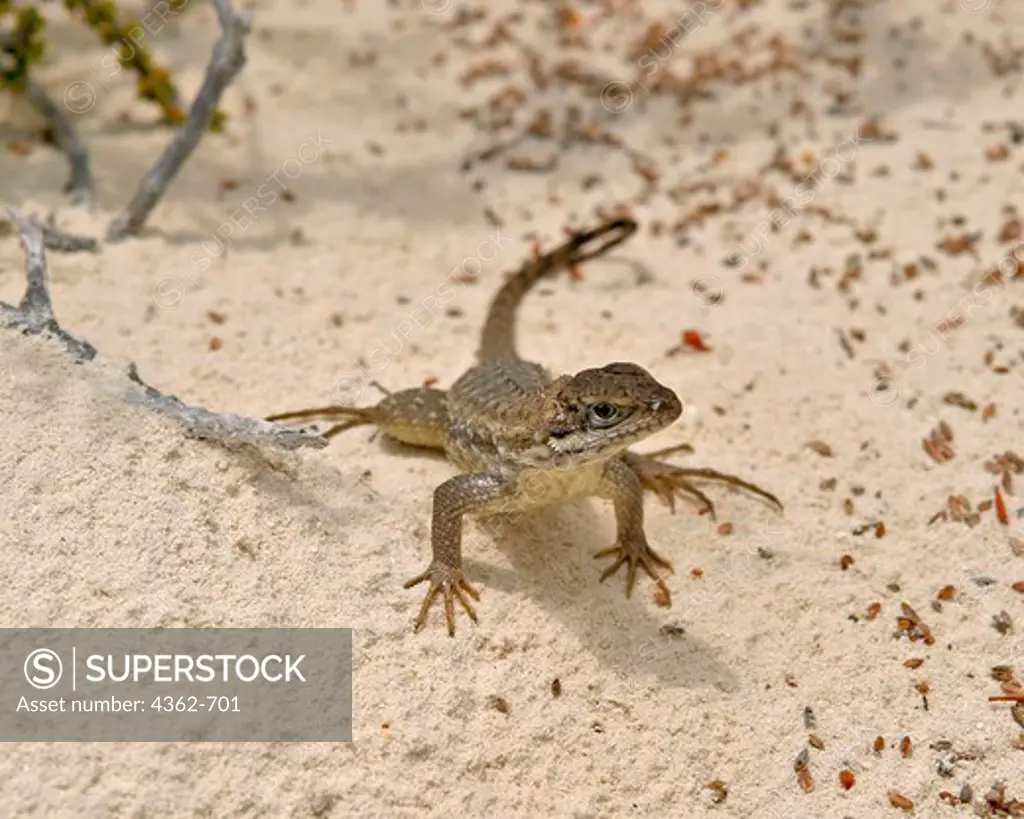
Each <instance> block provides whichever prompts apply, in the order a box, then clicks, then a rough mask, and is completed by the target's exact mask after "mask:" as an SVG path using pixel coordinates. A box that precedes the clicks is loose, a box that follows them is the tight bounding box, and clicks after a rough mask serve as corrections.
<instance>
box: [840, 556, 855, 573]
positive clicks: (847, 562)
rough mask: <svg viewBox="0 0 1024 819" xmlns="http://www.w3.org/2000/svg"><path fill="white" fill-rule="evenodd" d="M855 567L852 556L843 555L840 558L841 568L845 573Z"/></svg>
mask: <svg viewBox="0 0 1024 819" xmlns="http://www.w3.org/2000/svg"><path fill="white" fill-rule="evenodd" d="M852 565H853V558H852V557H851V556H850V555H843V556H842V557H841V558H839V568H840V569H842V570H843V571H844V572H845V571H846V570H847V569H849V568H850V567H851V566H852Z"/></svg>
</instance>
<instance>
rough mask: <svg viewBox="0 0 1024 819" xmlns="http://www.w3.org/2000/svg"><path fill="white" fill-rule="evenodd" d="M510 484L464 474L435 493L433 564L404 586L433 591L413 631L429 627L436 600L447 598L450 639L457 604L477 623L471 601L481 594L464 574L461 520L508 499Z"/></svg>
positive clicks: (491, 477) (483, 475) (494, 477)
mask: <svg viewBox="0 0 1024 819" xmlns="http://www.w3.org/2000/svg"><path fill="white" fill-rule="evenodd" d="M511 491H512V488H511V486H510V484H509V483H508V482H507V481H506V480H505V479H504V478H502V477H501V476H499V475H491V474H488V473H486V472H465V473H463V474H461V475H456V476H455V477H454V478H450V479H448V480H447V481H445V482H444V483H442V484H441V485H440V486H438V487H437V489H435V490H434V508H433V517H432V521H431V524H430V541H431V545H432V548H433V553H434V556H433V560H431V562H430V565H429V566H428V567H427V570H426V571H425V572H423V573H422V574H420V575H417V576H416V577H414V578H412V580H409V581H408V582H406V583H405V586H404V588H406V589H409V588H412V587H413V586H416V585H419V584H420V583H423V582H426V581H429V582H430V587H429V588H428V589H427V595H426V597H424V599H423V605H422V606H421V607H420V613H419V616H418V617H417V618H416V624H415V627H414V631H417V632H418V631H420V630H421V629H422V628H423V627H424V626H425V625H426V624H427V614H428V613H429V612H430V606H431V604H433V602H434V599H435V598H436V597H437V596H438V595H439V594H440V595H442V596H443V597H444V613H445V619H446V621H447V624H448V636H449V637H454V636H455V600H458V601H459V603H460V604H461V605H462V608H464V609H465V610H466V614H468V615H469V619H471V620H472V621H473V622H474V623H476V622H478V620H477V616H476V610H475V609H474V608H473V606H472V604H471V603H470V602H469V600H467V599H466V595H467V594H468V595H469V596H470V597H472V598H473V599H474V600H479V599H480V594H479V593H478V592H477V590H476V589H474V588H473V587H472V586H471V585H470V584H469V581H468V580H467V579H466V576H465V574H463V571H462V517H463V515H465V514H466V513H467V512H476V511H482V510H483V509H484V508H485V507H487V506H488V505H489V504H490V503H492V502H493V501H495V500H498V499H500V498H502V497H503V496H506V495H509V494H510V493H511Z"/></svg>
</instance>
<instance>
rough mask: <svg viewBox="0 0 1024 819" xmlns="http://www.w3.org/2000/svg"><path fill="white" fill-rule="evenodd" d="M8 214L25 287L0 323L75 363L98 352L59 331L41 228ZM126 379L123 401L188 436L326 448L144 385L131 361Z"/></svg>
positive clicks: (4, 308)
mask: <svg viewBox="0 0 1024 819" xmlns="http://www.w3.org/2000/svg"><path fill="white" fill-rule="evenodd" d="M8 214H9V217H10V219H11V221H12V222H14V223H15V224H17V225H18V228H19V230H20V232H21V243H22V246H23V247H24V248H25V273H26V276H27V279H28V285H27V287H26V288H25V295H24V296H23V297H22V299H21V302H20V303H19V304H18V306H17V307H14V306H13V305H10V304H5V303H4V302H2V301H0V322H3V323H5V324H7V325H10V326H15V327H20V328H21V330H22V332H25V333H28V334H30V335H50V336H54V337H55V338H57V339H59V340H60V341H61V342H62V343H63V345H64V346H65V348H67V350H68V351H69V352H70V353H71V355H72V356H73V357H74V359H75V361H76V362H79V363H84V362H87V361H91V360H92V359H94V358H96V356H97V355H98V351H97V350H96V348H95V347H93V346H92V345H91V344H90V343H89V342H87V341H85V340H83V339H80V338H77V337H76V336H74V335H72V334H71V333H69V332H67V331H66V330H64V329H63V328H62V327H61V326H60V324H59V323H58V322H57V318H56V316H55V315H54V312H53V303H52V301H51V299H50V286H49V273H48V270H47V266H46V251H45V249H44V240H43V229H42V227H41V226H40V225H37V224H35V223H34V222H32V221H30V220H28V219H26V218H25V217H23V216H22V215H21V214H20V213H17V212H16V211H13V210H9V211H8ZM128 378H129V379H130V380H131V381H132V382H134V383H135V384H137V385H139V386H140V387H142V391H141V392H135V393H134V394H131V393H130V394H129V395H128V398H127V401H128V402H129V403H131V404H140V405H142V406H145V407H147V408H149V409H151V410H153V411H155V412H158V413H160V414H161V415H163V416H165V417H167V418H170V419H171V420H173V421H176V422H177V423H179V424H181V425H182V426H183V427H184V428H185V430H186V431H187V432H188V434H189V435H192V436H193V437H196V438H205V439H210V440H215V441H220V442H221V443H234V442H240V443H241V442H244V443H250V444H257V445H258V444H264V445H270V446H275V447H279V448H281V449H298V448H299V447H314V448H317V449H321V448H323V447H325V446H327V439H326V438H324V437H322V436H321V435H320V434H319V433H317V432H316V430H315V428H313V427H284V426H280V425H278V424H272V423H270V422H268V421H262V420H259V419H256V418H248V417H246V416H244V415H234V414H225V415H221V414H219V413H216V412H212V411H211V410H208V409H205V408H204V407H199V406H194V405H189V404H186V403H185V402H184V401H182V400H181V399H179V398H177V397H175V396H173V395H167V394H165V393H162V392H160V390H158V389H156V388H155V387H151V386H149V385H148V384H146V383H145V382H144V381H143V380H142V379H141V378H140V377H139V374H138V370H136V368H135V365H134V364H132V365H130V366H129V368H128Z"/></svg>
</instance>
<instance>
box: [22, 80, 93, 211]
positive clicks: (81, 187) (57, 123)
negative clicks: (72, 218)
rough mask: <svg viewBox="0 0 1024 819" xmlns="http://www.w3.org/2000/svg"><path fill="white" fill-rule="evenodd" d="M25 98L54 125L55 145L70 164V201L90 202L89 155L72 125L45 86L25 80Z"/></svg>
mask: <svg viewBox="0 0 1024 819" xmlns="http://www.w3.org/2000/svg"><path fill="white" fill-rule="evenodd" d="M25 99H27V100H28V101H29V103H30V104H31V105H32V106H33V107H34V108H35V109H36V110H37V111H38V112H39V113H40V114H42V116H43V119H45V120H46V122H47V123H48V124H49V125H50V127H51V128H53V133H54V136H55V137H56V139H57V144H58V145H60V148H61V150H62V151H64V153H65V155H66V156H67V158H68V164H69V165H70V166H71V180H70V181H69V182H68V191H69V192H70V194H71V201H72V202H73V203H75V204H87V203H89V202H91V201H92V200H93V198H94V196H95V193H96V189H95V183H94V182H93V178H92V170H91V168H90V165H89V154H88V152H87V151H86V150H85V144H84V143H83V142H82V140H81V139H80V138H79V136H78V131H76V130H75V126H74V125H72V123H71V120H70V119H68V117H67V116H65V114H64V111H62V110H61V107H60V106H59V105H58V104H57V103H56V102H55V101H54V100H53V98H52V97H51V96H50V95H49V94H47V93H46V91H45V89H44V88H43V87H42V86H41V85H39V84H38V83H36V82H35V81H34V80H32V79H31V78H26V79H25Z"/></svg>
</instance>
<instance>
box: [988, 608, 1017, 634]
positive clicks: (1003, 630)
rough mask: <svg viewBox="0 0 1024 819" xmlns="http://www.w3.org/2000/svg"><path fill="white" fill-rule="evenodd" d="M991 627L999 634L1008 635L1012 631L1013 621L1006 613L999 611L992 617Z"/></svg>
mask: <svg viewBox="0 0 1024 819" xmlns="http://www.w3.org/2000/svg"><path fill="white" fill-rule="evenodd" d="M992 627H993V628H995V630H996V631H998V632H999V633H1000V634H1009V633H1010V632H1011V631H1013V620H1012V619H1010V615H1009V614H1008V613H1007V612H1005V611H1001V612H999V614H993V615H992Z"/></svg>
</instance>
